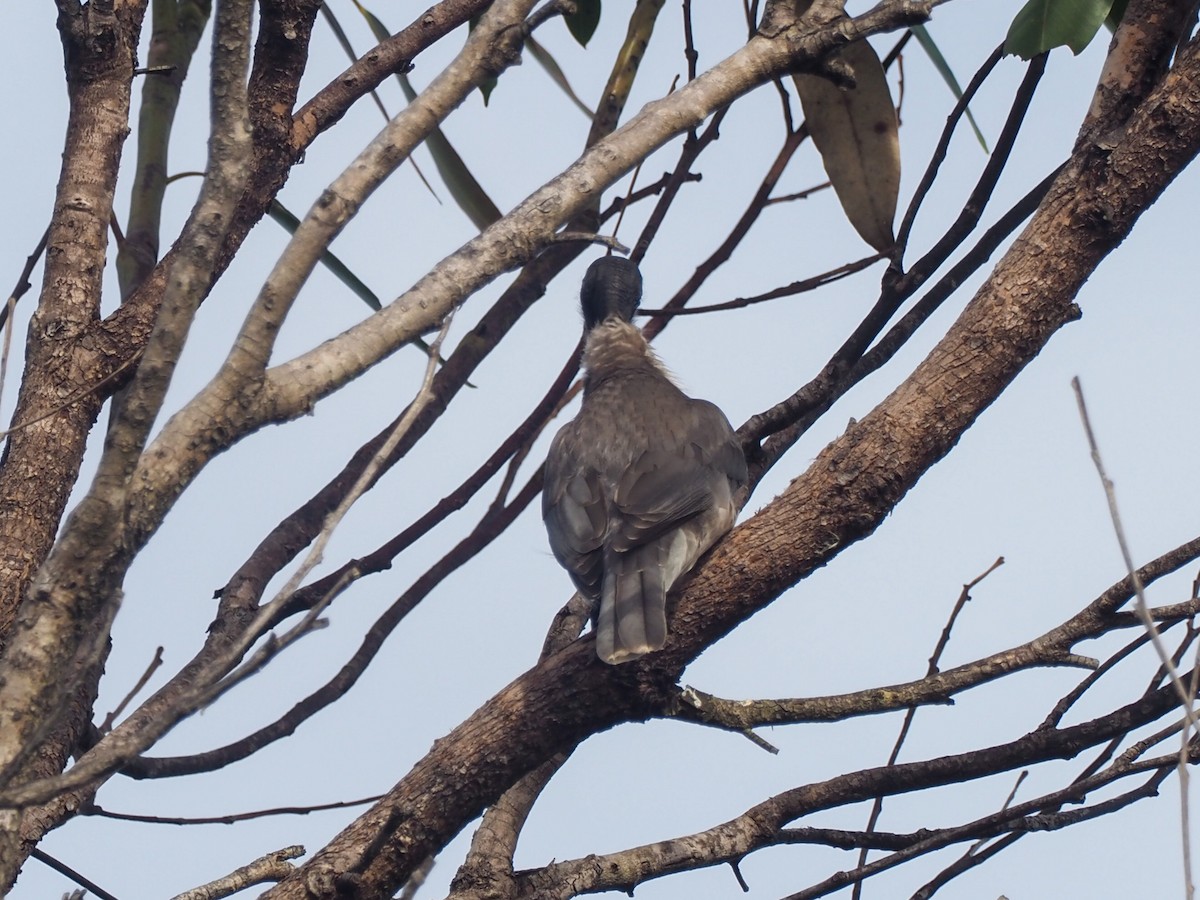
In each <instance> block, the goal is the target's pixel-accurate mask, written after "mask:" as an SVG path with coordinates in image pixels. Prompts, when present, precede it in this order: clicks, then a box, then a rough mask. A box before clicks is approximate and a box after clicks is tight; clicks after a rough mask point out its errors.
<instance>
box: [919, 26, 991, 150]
mask: <svg viewBox="0 0 1200 900" xmlns="http://www.w3.org/2000/svg"><path fill="white" fill-rule="evenodd" d="M908 30H909V31H911V32H912V33H913V37H915V38H916V39H917V43H918V44H920V45H921V49H922V50H924V51H925V55H926V56H928V57H929V61H930V62H932V63H933V67H934V68H935V69H937V70H938V74H940V75H941V76H942V80H943V81H944V82H946V84H947V85H948V86H949V88H950V90H951V92H952V93H953V94H954V98H955V99H956V100H961V99H962V95H963V92H962V88H961V87H959V85H958V79H957V78H955V77H954V72H953V71H952V70H951V68H950V64H949V63H948V62H946V57H944V56H942V51H941V50H939V49H938V45H937V44H935V43H934V42H933V38H932V37H930V35H929V31H928V29H926V28H925V26H924V25H913V26H912V27H911V28H909V29H908ZM967 121H968V122H970V123H971V128H972V129H973V130H974V131H975V139H976V140H977V141H979V146H980V147H982V148H983V152H984V153H987V152H988V145H987V141H986V140H985V139H984V137H983V132H982V131H980V130H979V125H978V124H977V123H976V122H975V117H974V116H973V115H971V108H970V107H969V106H968V107H967Z"/></svg>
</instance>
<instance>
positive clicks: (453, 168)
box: [396, 72, 500, 231]
mask: <svg viewBox="0 0 1200 900" xmlns="http://www.w3.org/2000/svg"><path fill="white" fill-rule="evenodd" d="M396 80H397V81H399V82H400V87H401V89H402V90H403V91H404V96H405V97H407V98H408V101H409V102H410V103H411V102H412V101H413V99H414V98H415V97H416V96H417V92H416V91H415V90H414V89H413V86H412V83H411V82H409V80H408V77H407V76H405V75H401V74H400V73H399V72H397V73H396ZM425 146H426V147H427V148H429V153H430V155H431V156H432V157H433V163H434V165H436V166H437V170H438V174H439V175H441V176H442V181H444V182H445V183H446V188H447V189H448V190H449V191H450V196H451V197H453V198H454V202H455V203H457V204H458V207H459V209H461V210H462V211H463V212H465V213H466V214H467V217H468V218H470V220H471V221H472V222H473V223H474V224H475V227H476V228H478V229H479V230H480V231H483V230H484V229H485V228H487V227H488V226H489V225H491V224H492V223H493V222H495V221H496V220H497V219H499V218H500V210H499V209H498V208H497V207H496V204H495V203H493V202H492V198H491V197H489V196H488V193H487V191H485V190H484V189H483V185H481V184H480V183H479V182H478V181H476V180H475V176H474V175H472V174H471V170H470V169H468V168H467V164H466V163H465V162H463V159H462V157H461V156H459V155H458V151H457V150H455V149H454V147H453V146H452V145H451V144H450V141H449V140H447V138H446V135H445V134H443V133H442V129H440V128H436V127H435V128H434V129H433V130H432V131H430V132H429V134H428V136H427V137H426V138H425Z"/></svg>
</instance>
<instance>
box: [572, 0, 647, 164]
mask: <svg viewBox="0 0 1200 900" xmlns="http://www.w3.org/2000/svg"><path fill="white" fill-rule="evenodd" d="M665 2H666V0H637V4H636V5H635V6H634V7H633V12H631V13H630V14H629V26H628V27H627V28H626V30H625V40H624V42H623V43H622V44H621V48H620V49H619V50H618V51H617V55H616V58H615V59H613V64H612V69H611V70H610V71H609V73H608V81H607V83H605V85H604V93H603V94H601V95H600V97H601V99H600V103H599V105H598V106H597V107H596V117H595V119H593V120H592V128H591V131H589V132H588V137H587V145H588V146H589V147H590V146H592V144H594V143H595V142H596V141H597V140H599V139H600V138H601V137H603V136H604V135H606V134H609V133H610V132H612V130H613V129H614V128H616V127H617V122H618V121H619V120H620V118H621V113H622V111H623V110H624V109H625V103H626V102H627V101H628V100H629V94H630V92H631V91H632V90H633V83H634V80H635V79H636V78H637V73H638V67H639V66H640V65H641V63H642V57H643V56H644V55H645V53H646V47H647V46H649V44H650V36H651V35H652V34H653V33H654V23H655V22H657V21H658V14H659V12H660V11H661V10H662V8H663V3H665Z"/></svg>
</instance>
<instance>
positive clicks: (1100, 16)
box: [1004, 0, 1113, 59]
mask: <svg viewBox="0 0 1200 900" xmlns="http://www.w3.org/2000/svg"><path fill="white" fill-rule="evenodd" d="M1112 6H1113V0H1029V2H1028V3H1026V4H1025V5H1024V6H1023V7H1022V8H1021V11H1020V12H1019V13H1017V17H1016V18H1015V19H1013V22H1012V25H1010V26H1009V29H1008V37H1006V38H1005V39H1004V52H1005V53H1013V54H1016V55H1017V56H1019V57H1021V58H1022V59H1032V58H1033V57H1035V56H1037V55H1038V54H1039V53H1045V52H1046V51H1047V50H1053V49H1054V48H1055V47H1070V48H1071V52H1072V53H1074V54H1075V55H1077V56H1078V55H1079V54H1080V53H1082V52H1083V48H1084V47H1086V46H1087V45H1088V44H1090V43H1091V42H1092V38H1094V37H1095V36H1096V32H1097V31H1099V30H1100V26H1101V25H1103V24H1104V19H1105V17H1106V16H1107V15H1108V14H1109V12H1110V11H1111V10H1112Z"/></svg>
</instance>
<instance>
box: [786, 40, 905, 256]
mask: <svg viewBox="0 0 1200 900" xmlns="http://www.w3.org/2000/svg"><path fill="white" fill-rule="evenodd" d="M835 58H837V59H840V60H842V61H843V62H845V63H846V65H847V66H849V68H850V69H851V70H852V71H853V73H854V79H855V82H856V84H855V87H852V88H843V87H838V86H837V85H836V84H834V83H833V82H832V81H830V80H829V79H828V78H822V77H820V76H818V75H795V76H793V78H794V79H795V82H796V89H797V90H798V91H799V92H800V104H801V106H803V108H804V117H805V120H806V121H807V123H808V130H809V132H810V133H811V134H812V139H813V143H814V144H816V146H817V150H818V152H820V154H821V160H822V161H823V162H824V164H825V171H826V172H827V173H828V174H829V180H830V182H831V183H832V184H833V189H834V191H836V192H837V197H838V200H839V201H840V202H841V204H842V209H843V210H845V212H846V217H847V218H848V219H849V220H850V224H851V225H853V226H854V230H855V231H857V232H858V233H859V236H860V237H862V239H863V240H864V241H866V242H867V243H868V244H870V245H871V246H872V247H874V248H875V249H876V250H878V251H879V252H880V253H886V252H887V251H888V250H890V249H891V248H892V246H893V244H895V236H894V234H893V231H892V222H893V220H894V219H895V217H896V200H897V197H898V196H899V193H900V141H899V135H898V124H899V123H898V122H897V121H896V106H895V104H894V103H893V102H892V94H891V91H889V90H888V86H887V78H886V76H885V75H884V71H883V64H882V63H880V61H879V56H878V55H876V53H875V51H874V49H872V47H871V45H870V44H868V43H867V42H866V41H861V40H860V41H855V42H854V43H853V44H849V45H847V46H846V47H844V48H843V49H841V50H839V51H838V53H837V54H836V56H835Z"/></svg>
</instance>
